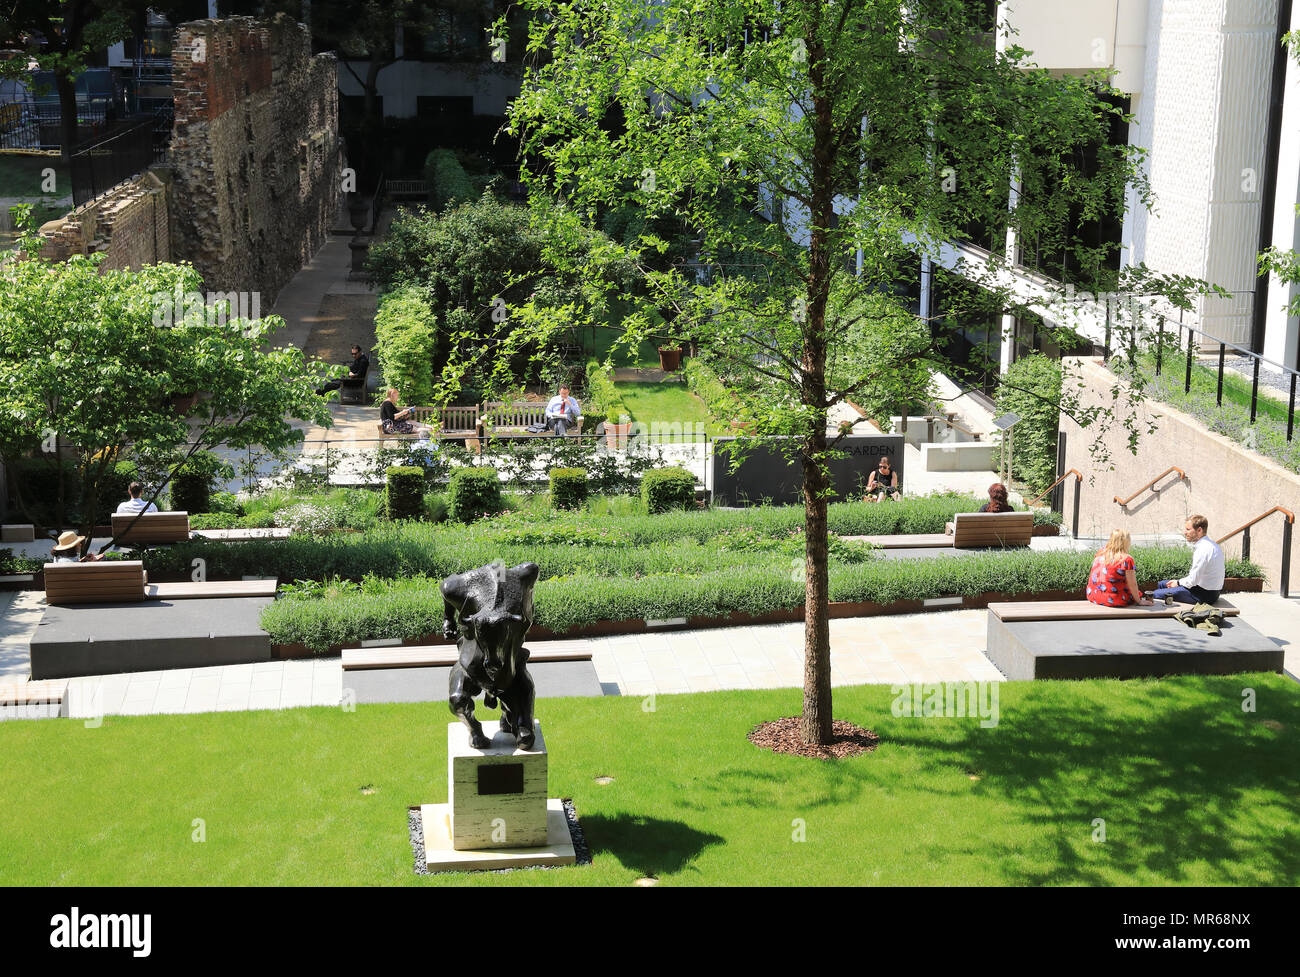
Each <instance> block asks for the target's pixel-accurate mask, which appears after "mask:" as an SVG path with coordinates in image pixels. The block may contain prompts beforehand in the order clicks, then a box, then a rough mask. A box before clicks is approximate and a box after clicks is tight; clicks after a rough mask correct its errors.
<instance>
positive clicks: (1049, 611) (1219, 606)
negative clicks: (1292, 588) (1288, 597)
mask: <svg viewBox="0 0 1300 977" xmlns="http://www.w3.org/2000/svg"><path fill="white" fill-rule="evenodd" d="M1191 608H1192V605H1191V604H1173V605H1170V606H1167V605H1165V604H1164V603H1163V602H1159V603H1155V604H1151V605H1142V604H1130V605H1128V606H1127V607H1106V606H1104V605H1102V604H1094V603H1093V602H1092V601H1090V600H1040V601H1023V602H1017V601H1004V602H994V603H991V604H989V613H990V614H992V615H994V616H995V617H997V618H998V619H1000V620H1003V621H1107V620H1115V619H1117V618H1155V617H1173V616H1174V615H1175V614H1178V613H1179V612H1180V611H1188V610H1191ZM1214 609H1215V610H1216V611H1220V612H1222V614H1223V616H1224V617H1236V616H1237V615H1239V614H1240V613H1241V610H1240V609H1239V608H1237V607H1234V606H1233V605H1232V604H1230V603H1228V601H1226V600H1220V601H1218V602H1217V603H1216V604H1214Z"/></svg>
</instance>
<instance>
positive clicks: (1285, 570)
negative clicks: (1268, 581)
mask: <svg viewBox="0 0 1300 977" xmlns="http://www.w3.org/2000/svg"><path fill="white" fill-rule="evenodd" d="M1275 512H1280V513H1282V515H1283V516H1285V517H1286V519H1285V521H1284V522H1283V523H1282V571H1281V573H1280V574H1279V575H1278V577H1279V579H1278V590H1279V592H1280V593H1281V594H1282V596H1283V597H1289V596H1291V595H1290V593H1289V591H1290V585H1289V581H1288V578H1289V577H1290V576H1291V528H1292V526H1293V525H1294V523H1295V513H1294V512H1292V511H1291V510H1290V509H1286V508H1283V507H1282V506H1280V505H1275V506H1273V508H1271V509H1269V510H1268V512H1264V513H1261V514H1260V515H1258V516H1256V517H1255V518H1254V519H1252V520H1250V522H1248V523H1246V524H1245V525H1242V526H1238V527H1237V528H1236V529H1234V530H1233V531H1232V532H1230V533H1228V534H1227V535H1226V536H1220V537H1219V538H1218V539H1217V540H1216V541H1215V542H1217V543H1218V544H1219V545H1220V546H1222V545H1223V544H1224V543H1226V542H1227V541H1228V540H1230V539H1232V537H1234V536H1236V535H1237V534H1238V533H1240V534H1241V558H1242V559H1243V560H1249V559H1250V527H1251V526H1253V525H1255V523H1257V522H1259V521H1261V520H1263V519H1267V518H1268V517H1269V516H1271V515H1272V514H1273V513H1275Z"/></svg>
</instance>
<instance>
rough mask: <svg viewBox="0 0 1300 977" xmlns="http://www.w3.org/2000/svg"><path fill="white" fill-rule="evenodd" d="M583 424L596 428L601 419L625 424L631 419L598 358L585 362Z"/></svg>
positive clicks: (620, 396) (621, 398) (625, 405)
mask: <svg viewBox="0 0 1300 977" xmlns="http://www.w3.org/2000/svg"><path fill="white" fill-rule="evenodd" d="M582 416H583V425H584V426H585V427H587V428H588V429H590V430H592V431H594V430H596V425H597V424H599V423H601V422H602V421H607V422H608V423H610V424H625V423H627V422H628V421H630V420H631V419H632V415H631V412H630V411H629V410H628V409H627V404H625V403H623V397H622V395H620V394H619V392H618V388H617V387H616V386H614V381H613V380H611V379H610V376H609V373H608V371H606V369H605V367H604V366H603V365H601V362H600V360H591V361H589V362H588V363H587V401H586V403H584V404H583V405H582Z"/></svg>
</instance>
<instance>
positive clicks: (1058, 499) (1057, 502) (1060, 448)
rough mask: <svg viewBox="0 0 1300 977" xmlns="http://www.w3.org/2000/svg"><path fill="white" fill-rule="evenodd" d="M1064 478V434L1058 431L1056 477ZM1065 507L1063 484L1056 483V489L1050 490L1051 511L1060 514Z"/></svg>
mask: <svg viewBox="0 0 1300 977" xmlns="http://www.w3.org/2000/svg"><path fill="white" fill-rule="evenodd" d="M1064 476H1065V432H1064V431H1058V432H1057V435H1056V477H1057V478H1058V479H1059V478H1063V477H1064ZM1064 505H1065V483H1064V482H1057V485H1056V488H1054V489H1052V511H1053V512H1061V511H1062V508H1063V507H1064Z"/></svg>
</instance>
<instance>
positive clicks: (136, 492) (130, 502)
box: [117, 482, 158, 516]
mask: <svg viewBox="0 0 1300 977" xmlns="http://www.w3.org/2000/svg"><path fill="white" fill-rule="evenodd" d="M127 492H129V493H130V495H131V497H130V498H129V499H127V500H126V501H125V502H123V503H121V504H119V505H118V507H117V515H119V516H123V515H125V516H134V515H135V514H136V513H137V512H157V511H158V507H157V506H156V505H154V504H153V503H152V502H146V501H145V500H144V499H142V498H140V495H141V494H142V493H143V492H144V486H143V485H141V484H140V483H139V482H132V483H131V484H130V485H129V486H128V487H127Z"/></svg>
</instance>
